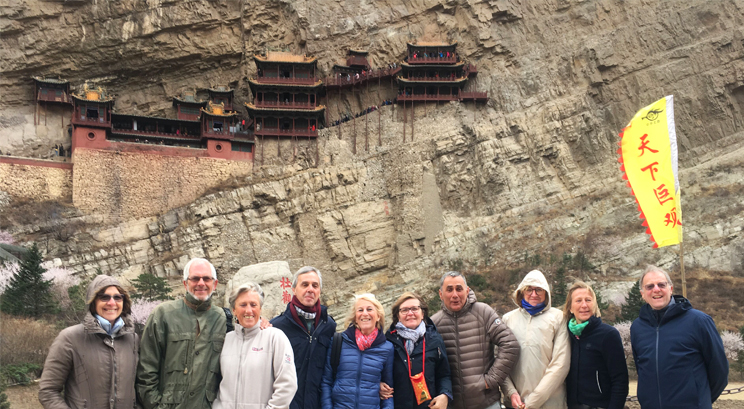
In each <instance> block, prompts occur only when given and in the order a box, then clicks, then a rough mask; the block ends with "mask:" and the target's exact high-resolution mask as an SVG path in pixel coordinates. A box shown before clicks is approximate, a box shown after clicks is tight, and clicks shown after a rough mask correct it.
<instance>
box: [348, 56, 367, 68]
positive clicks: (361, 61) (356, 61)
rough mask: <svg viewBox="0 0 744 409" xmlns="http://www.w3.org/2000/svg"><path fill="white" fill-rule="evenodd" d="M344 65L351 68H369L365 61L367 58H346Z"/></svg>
mask: <svg viewBox="0 0 744 409" xmlns="http://www.w3.org/2000/svg"><path fill="white" fill-rule="evenodd" d="M346 65H348V66H352V65H363V66H365V67H366V66H369V62H368V61H367V57H358V56H353V57H346Z"/></svg>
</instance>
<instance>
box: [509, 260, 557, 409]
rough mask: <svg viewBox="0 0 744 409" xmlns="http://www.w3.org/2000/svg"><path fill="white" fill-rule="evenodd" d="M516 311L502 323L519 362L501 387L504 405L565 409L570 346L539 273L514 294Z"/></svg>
mask: <svg viewBox="0 0 744 409" xmlns="http://www.w3.org/2000/svg"><path fill="white" fill-rule="evenodd" d="M514 302H515V303H516V304H517V306H519V308H517V309H516V310H513V311H510V312H508V313H506V314H505V315H504V322H505V323H506V325H507V326H508V327H509V329H511V330H512V332H513V333H514V335H515V336H516V337H517V340H518V341H519V345H520V353H519V361H517V365H516V366H515V367H514V369H513V370H512V372H511V374H510V376H509V377H508V378H506V381H504V383H503V384H502V385H501V388H502V390H503V391H504V400H505V404H506V405H507V406H508V407H512V408H515V409H565V408H566V385H565V380H566V376H567V375H568V370H569V369H570V366H571V345H570V342H569V338H568V330H567V329H566V328H567V327H566V323H565V319H564V317H563V312H562V311H561V310H559V309H557V308H552V307H551V306H550V287H549V286H548V281H547V280H546V279H545V276H544V275H543V273H541V272H540V271H537V270H533V271H530V272H529V273H528V274H527V275H526V276H525V277H524V280H522V282H521V283H520V284H519V287H517V290H516V291H515V292H514Z"/></svg>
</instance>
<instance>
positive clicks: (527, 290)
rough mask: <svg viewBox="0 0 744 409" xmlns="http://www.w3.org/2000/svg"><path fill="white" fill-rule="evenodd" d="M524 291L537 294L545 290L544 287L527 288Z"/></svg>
mask: <svg viewBox="0 0 744 409" xmlns="http://www.w3.org/2000/svg"><path fill="white" fill-rule="evenodd" d="M524 292H525V294H531V293H535V294H537V295H542V294H543V293H544V292H545V290H543V289H542V288H525V290H524Z"/></svg>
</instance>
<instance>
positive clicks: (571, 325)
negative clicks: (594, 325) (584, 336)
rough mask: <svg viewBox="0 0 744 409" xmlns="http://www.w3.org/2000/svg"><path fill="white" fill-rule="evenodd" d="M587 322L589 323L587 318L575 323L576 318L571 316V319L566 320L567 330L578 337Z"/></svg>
mask: <svg viewBox="0 0 744 409" xmlns="http://www.w3.org/2000/svg"><path fill="white" fill-rule="evenodd" d="M587 324H589V321H588V320H587V321H584V322H582V323H581V324H577V323H576V318H571V320H569V321H568V330H569V331H571V333H572V334H574V335H576V336H577V337H580V336H581V332H582V331H584V328H586V326H587Z"/></svg>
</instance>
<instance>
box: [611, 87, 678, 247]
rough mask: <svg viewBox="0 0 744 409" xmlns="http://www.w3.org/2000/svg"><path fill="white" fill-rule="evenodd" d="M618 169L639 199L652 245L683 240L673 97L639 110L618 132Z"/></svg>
mask: <svg viewBox="0 0 744 409" xmlns="http://www.w3.org/2000/svg"><path fill="white" fill-rule="evenodd" d="M619 145H620V149H618V151H617V153H619V154H620V159H619V162H620V163H621V166H620V170H621V171H623V172H624V174H623V179H624V180H627V181H628V187H630V189H631V192H632V193H633V195H634V196H635V199H636V202H638V210H639V211H640V212H641V215H640V218H641V219H645V221H644V222H643V226H646V227H648V229H646V234H649V235H650V236H651V237H650V239H651V241H652V242H653V243H654V246H653V247H654V248H657V247H664V246H669V245H672V244H679V243H680V242H681V241H682V207H681V205H680V197H679V193H680V192H679V179H678V177H677V134H676V130H675V128H674V97H673V96H672V95H669V96H667V97H665V98H662V99H660V100H658V101H656V102H654V103H653V104H651V105H649V106H647V107H645V108H643V109H641V110H640V111H638V112H637V113H636V114H635V116H634V117H633V119H631V121H630V123H628V126H626V127H625V129H623V131H622V132H621V133H620V143H619Z"/></svg>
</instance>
